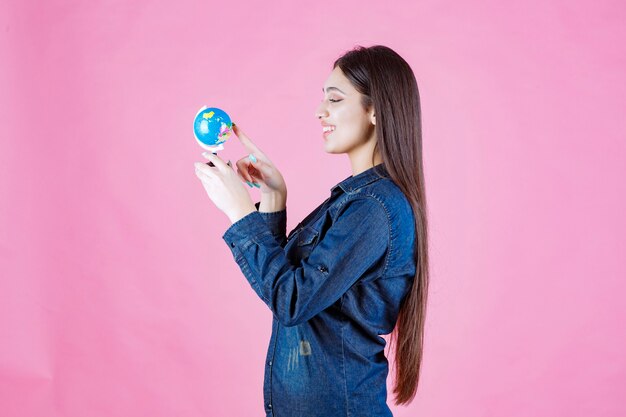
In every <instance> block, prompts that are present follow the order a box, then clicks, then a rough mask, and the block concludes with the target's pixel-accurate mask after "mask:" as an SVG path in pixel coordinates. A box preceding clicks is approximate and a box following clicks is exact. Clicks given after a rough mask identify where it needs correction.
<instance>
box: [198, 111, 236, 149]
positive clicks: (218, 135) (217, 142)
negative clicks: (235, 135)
mask: <svg viewBox="0 0 626 417" xmlns="http://www.w3.org/2000/svg"><path fill="white" fill-rule="evenodd" d="M232 131H233V124H232V122H231V120H230V116H228V114H227V113H226V112H225V111H224V110H222V109H218V108H217V107H207V106H203V107H202V108H201V109H200V110H198V113H196V117H195V119H194V121H193V134H194V136H195V137H196V140H197V141H198V144H199V145H200V146H201V147H203V148H204V149H206V150H209V151H211V152H215V151H218V150H221V149H224V146H223V145H222V144H223V143H224V142H226V141H227V140H228V138H229V137H230V134H231V133H232Z"/></svg>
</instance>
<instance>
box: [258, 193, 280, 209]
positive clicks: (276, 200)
mask: <svg viewBox="0 0 626 417" xmlns="http://www.w3.org/2000/svg"><path fill="white" fill-rule="evenodd" d="M286 206H287V192H284V193H283V192H278V191H275V192H270V193H262V194H261V203H260V204H259V211H260V212H263V213H272V212H275V211H281V210H284V209H285V208H286Z"/></svg>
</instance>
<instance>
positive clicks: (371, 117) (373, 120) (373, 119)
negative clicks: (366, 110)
mask: <svg viewBox="0 0 626 417" xmlns="http://www.w3.org/2000/svg"><path fill="white" fill-rule="evenodd" d="M370 122H371V123H372V124H373V125H374V126H376V115H375V114H374V113H372V115H371V116H370Z"/></svg>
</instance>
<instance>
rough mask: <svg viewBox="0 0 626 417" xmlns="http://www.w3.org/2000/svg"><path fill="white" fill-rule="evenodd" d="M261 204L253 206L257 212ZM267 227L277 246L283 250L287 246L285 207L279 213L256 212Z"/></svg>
mask: <svg viewBox="0 0 626 417" xmlns="http://www.w3.org/2000/svg"><path fill="white" fill-rule="evenodd" d="M260 204H261V202H260V201H259V202H257V203H255V204H254V206H255V207H256V209H257V211H258V210H259V205H260ZM258 212H259V214H260V215H261V217H262V218H263V220H265V223H266V224H267V227H268V228H269V230H270V233H271V234H272V236H274V239H276V241H277V242H278V244H279V245H280V246H281V247H282V248H284V247H285V245H286V244H287V207H285V208H284V209H282V210H280V211H273V212H270V213H266V212H261V211H258Z"/></svg>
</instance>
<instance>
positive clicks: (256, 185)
mask: <svg viewBox="0 0 626 417" xmlns="http://www.w3.org/2000/svg"><path fill="white" fill-rule="evenodd" d="M252 185H254V186H255V187H257V188H261V186H260V185H259V184H257V183H256V182H253V183H252Z"/></svg>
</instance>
